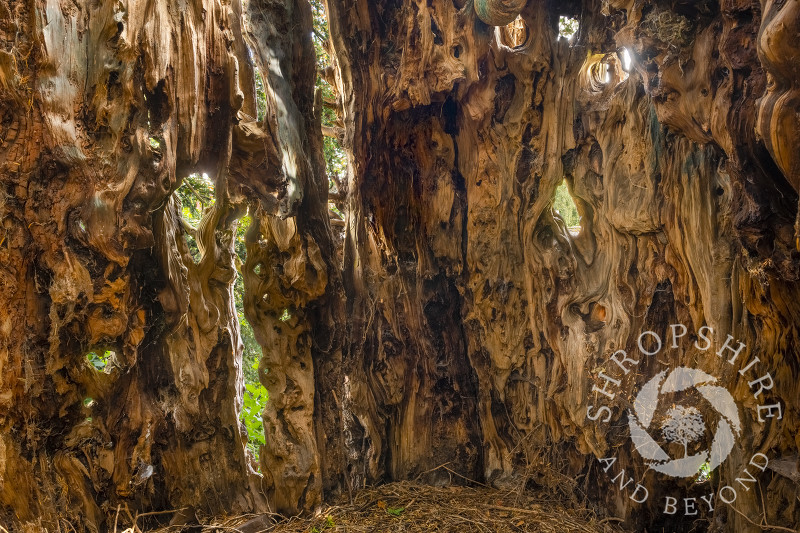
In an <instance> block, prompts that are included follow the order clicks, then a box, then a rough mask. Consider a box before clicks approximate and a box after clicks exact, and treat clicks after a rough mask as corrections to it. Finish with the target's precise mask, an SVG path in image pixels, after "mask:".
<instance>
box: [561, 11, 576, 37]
mask: <svg viewBox="0 0 800 533" xmlns="http://www.w3.org/2000/svg"><path fill="white" fill-rule="evenodd" d="M579 28H580V24H579V23H578V19H576V18H572V17H567V16H565V15H561V16H559V17H558V38H559V39H566V40H568V41H571V40H572V39H573V37H575V36H576V35H577V34H578V29H579Z"/></svg>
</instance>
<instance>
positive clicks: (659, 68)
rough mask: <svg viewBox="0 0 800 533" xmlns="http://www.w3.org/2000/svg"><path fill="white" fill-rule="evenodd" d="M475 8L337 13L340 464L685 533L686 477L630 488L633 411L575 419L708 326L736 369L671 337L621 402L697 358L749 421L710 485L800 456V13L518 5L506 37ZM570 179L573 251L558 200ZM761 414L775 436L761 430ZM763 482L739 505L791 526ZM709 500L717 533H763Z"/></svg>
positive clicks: (781, 498) (726, 6)
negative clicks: (510, 493)
mask: <svg viewBox="0 0 800 533" xmlns="http://www.w3.org/2000/svg"><path fill="white" fill-rule="evenodd" d="M512 3H513V2H497V4H498V5H499V4H503V5H510V4H512ZM487 4H492V2H488V1H487V2H479V1H477V0H476V1H475V2H474V6H473V2H471V1H463V0H462V1H458V0H456V1H450V0H442V1H436V0H434V1H428V2H400V1H397V2H379V3H374V2H368V1H365V0H362V1H353V2H349V1H348V2H343V1H340V0H329V2H328V6H329V8H330V17H331V30H332V38H333V45H334V48H335V56H336V58H337V61H338V71H337V72H338V77H337V80H338V84H339V92H340V94H341V95H342V101H343V103H344V106H343V107H344V117H345V126H346V129H347V134H346V142H347V146H348V148H349V149H350V150H352V158H351V171H352V175H351V180H352V182H351V185H350V188H349V191H350V196H349V199H348V202H349V203H348V206H347V207H348V214H349V218H348V225H347V240H346V243H345V254H346V255H345V261H344V273H343V275H344V285H345V289H346V294H347V298H348V308H349V309H350V310H351V311H350V312H349V313H348V317H349V320H348V328H349V331H348V339H347V347H348V348H347V357H346V365H345V366H346V373H347V376H348V379H349V383H350V384H351V385H350V387H349V388H348V389H347V391H346V392H347V395H346V396H345V399H344V404H345V415H346V426H345V430H346V434H347V437H348V446H349V448H350V449H351V450H352V451H353V452H352V453H351V455H350V458H351V461H350V464H349V466H348V471H349V472H350V473H351V476H353V477H354V479H353V482H354V484H361V483H363V482H366V483H371V482H374V481H377V480H380V479H383V478H387V477H388V478H394V479H397V478H415V477H416V476H419V475H422V476H423V477H426V478H427V479H428V480H429V481H431V482H437V481H439V476H441V475H442V471H441V470H437V471H433V472H429V470H430V469H431V468H434V467H436V466H437V465H439V464H441V463H444V462H448V464H449V465H450V468H453V469H456V470H457V471H458V472H459V473H461V474H463V475H465V476H468V477H472V478H478V479H481V480H484V481H486V482H490V483H493V484H495V485H498V486H517V487H518V486H520V484H524V483H525V482H526V480H527V481H529V482H533V483H537V484H544V485H549V486H551V487H553V489H554V490H557V489H559V488H560V487H565V486H566V487H567V488H569V490H574V491H575V492H576V493H579V494H580V493H585V494H588V495H589V497H590V498H591V499H593V500H594V501H596V502H602V504H604V505H605V506H606V507H607V509H609V512H611V513H612V514H614V515H615V516H621V517H625V518H628V519H629V520H630V522H629V524H630V525H632V526H634V527H637V528H642V527H650V528H652V530H656V529H659V528H660V527H662V526H663V527H666V528H667V529H670V530H672V529H683V528H687V529H688V528H690V527H692V521H693V520H694V519H696V518H697V517H688V518H686V519H682V518H680V517H672V516H666V515H664V514H663V513H662V511H663V509H664V498H663V497H664V496H665V495H671V493H670V492H669V491H670V490H674V489H675V488H678V489H686V490H692V489H691V488H690V482H685V483H677V484H676V483H675V482H674V481H672V480H669V479H667V478H663V477H657V476H654V473H653V472H649V473H647V472H646V467H645V466H644V465H643V464H642V462H641V458H639V457H638V455H636V452H634V451H633V447H632V445H631V442H630V437H629V435H628V427H627V426H628V425H627V414H626V412H627V410H628V408H629V407H630V405H631V404H630V402H631V401H632V397H631V395H630V394H628V395H627V396H624V395H617V397H616V398H615V400H614V401H613V402H609V403H610V404H611V408H612V412H613V417H612V420H611V422H610V423H609V424H597V423H593V422H591V421H588V420H587V406H588V405H590V404H594V405H595V406H597V405H598V403H602V396H600V395H599V394H597V393H596V392H594V393H593V392H592V387H593V386H595V385H597V386H599V387H602V386H603V379H601V378H600V377H599V373H600V372H601V371H608V368H609V364H610V361H609V357H610V356H611V355H612V354H613V353H614V352H615V351H616V350H619V349H626V350H629V351H630V352H631V353H633V351H634V350H635V346H636V339H637V336H638V334H639V332H641V331H645V330H653V331H655V332H658V333H659V334H660V335H661V336H662V338H665V339H666V336H665V334H666V333H667V332H668V331H669V329H668V325H669V324H673V323H681V324H685V325H687V328H688V331H689V334H688V336H687V339H690V338H691V339H695V338H697V337H696V335H697V333H698V331H699V328H700V327H702V326H703V325H708V326H710V327H712V328H713V329H714V332H715V333H714V351H716V350H718V349H719V348H720V347H721V346H722V345H723V344H724V341H725V339H726V337H727V335H728V334H730V335H733V336H734V337H735V338H736V339H738V340H741V341H742V342H744V343H745V344H746V345H747V348H746V350H745V351H744V352H742V355H741V358H740V359H739V360H738V361H737V362H736V365H738V366H735V367H734V366H732V365H729V364H727V363H726V362H725V361H724V360H723V359H722V358H721V357H717V356H716V355H714V354H713V353H712V352H710V351H709V352H701V351H699V350H697V349H695V348H692V344H691V342H689V341H687V342H686V346H681V347H680V349H679V350H672V351H670V352H665V353H662V354H659V356H657V357H651V358H647V360H646V361H642V362H641V364H640V365H639V366H638V367H636V372H631V373H630V374H629V375H627V376H625V377H624V380H623V383H622V385H621V389H622V390H624V391H630V392H634V393H635V392H636V390H637V389H638V387H640V386H642V385H643V384H644V383H645V382H646V381H647V380H648V379H649V378H650V377H652V376H653V375H655V374H656V373H657V372H659V371H661V370H663V369H665V368H671V367H675V366H680V365H688V366H698V365H700V366H701V368H703V369H705V370H706V371H708V372H711V373H712V374H713V375H718V376H724V377H725V379H727V380H729V382H730V383H731V391H732V393H733V394H734V397H735V399H736V400H737V402H739V405H740V406H741V410H742V417H743V425H744V427H745V428H746V430H745V432H744V434H743V435H742V436H741V438H740V439H739V441H738V442H737V446H738V447H737V448H736V450H737V451H734V452H733V455H732V456H731V459H730V460H729V461H727V462H726V463H725V464H724V465H723V466H722V467H721V469H720V472H719V474H720V476H721V477H720V478H717V479H726V480H730V481H732V480H733V478H734V477H736V476H737V475H738V474H739V469H740V467H741V466H742V465H746V463H747V461H748V460H749V458H750V455H746V454H749V453H755V452H763V453H766V454H769V455H770V456H771V457H774V458H776V459H777V458H778V457H782V456H792V455H796V450H797V447H798V444H799V443H800V441H798V439H797V426H798V418H797V416H798V406H799V404H800V390H798V371H800V365H798V355H799V354H798V348H797V340H798V338H797V335H798V320H797V316H798V311H800V309H798V301H800V298H799V297H800V294H799V293H798V285H797V279H798V267H800V263H799V262H798V257H799V256H798V252H797V248H796V234H795V231H794V230H793V223H794V220H795V215H796V212H797V200H798V197H797V178H798V174H797V166H796V155H797V154H798V153H800V151H799V150H798V141H797V136H796V135H795V134H794V133H789V132H790V131H796V128H797V124H798V122H797V120H798V118H797V117H798V113H797V110H798V106H797V102H796V89H797V87H798V82H799V81H800V77H798V70H797V66H798V65H800V62H798V61H797V43H798V40H797V33H796V28H797V24H798V16H797V9H798V8H797V6H798V3H797V2H774V3H773V2H767V3H765V5H763V6H762V5H761V4H759V3H758V2H753V1H749V0H741V1H739V0H725V1H722V2H714V1H703V2H680V1H676V2H662V1H659V2H641V1H635V0H630V1H615V0H612V1H608V2H600V1H594V0H587V1H584V2H573V1H567V2H552V3H544V2H528V3H527V5H526V7H524V9H521V10H519V11H518V12H521V13H520V14H521V17H522V19H523V20H524V23H525V26H526V27H527V39H525V40H524V42H523V43H522V44H519V43H513V42H510V40H509V38H508V35H507V34H506V33H504V31H503V28H494V27H490V26H487V25H486V24H484V23H483V22H481V21H480V20H478V16H477V14H476V12H475V11H479V8H480V6H485V5H487ZM473 7H474V9H473ZM498 13H500V11H498ZM559 15H566V16H570V17H575V18H577V19H578V20H579V22H580V29H579V32H578V34H577V36H576V39H575V40H574V41H571V42H568V41H567V40H565V39H560V40H559V39H558V38H557V22H558V17H559ZM498 16H499V17H500V18H502V20H499V21H498V23H506V22H507V21H508V18H507V17H506V16H505V15H504V14H499V15H498ZM482 18H483V19H484V20H487V17H486V16H483V17H482ZM514 44H517V45H518V46H516V47H514V46H512V45H514ZM623 47H624V48H626V49H627V50H628V51H629V52H630V54H631V55H632V57H633V59H634V61H633V67H632V70H631V72H630V74H628V73H626V72H624V70H623V68H622V64H621V52H622V48H623ZM618 52H619V53H620V55H618ZM770 154H772V156H773V157H770ZM564 178H566V180H567V182H568V184H569V188H570V191H571V192H572V195H573V196H574V197H575V200H576V202H577V206H578V209H579V211H580V214H581V216H582V229H581V231H580V233H579V234H577V235H575V234H572V233H570V232H569V231H568V230H567V228H565V227H564V224H563V222H562V221H561V219H560V218H559V217H557V216H555V215H554V213H553V211H552V210H551V208H550V205H551V202H552V199H553V195H554V191H555V189H556V187H557V185H558V184H559V183H560V182H561V181H562V179H564ZM755 356H757V357H760V360H761V361H762V364H763V367H762V369H763V370H764V371H765V372H767V371H768V372H770V373H771V375H772V376H773V377H774V380H775V385H774V388H773V390H772V391H770V393H768V394H767V396H766V397H761V398H760V399H759V400H756V399H755V398H754V396H753V393H754V391H753V390H751V388H750V387H748V385H747V383H746V381H745V380H743V379H741V378H740V379H739V380H738V381H736V380H735V379H734V378H735V377H737V374H736V373H735V370H738V369H740V368H743V367H744V365H745V364H746V363H747V361H748V360H750V359H752V358H753V357H755ZM612 366H613V365H612ZM751 379H752V378H751ZM774 401H780V402H782V405H783V418H782V420H777V419H768V421H767V422H766V423H764V424H759V423H757V422H756V421H755V418H756V417H757V411H756V408H757V407H756V406H757V405H759V404H763V403H772V402H774ZM746 450H747V451H746ZM611 454H613V455H614V456H617V457H618V462H617V463H616V465H615V467H614V468H615V469H616V470H617V471H619V470H621V469H622V468H625V470H626V472H627V475H628V476H630V477H632V478H633V479H634V480H636V481H637V482H638V481H640V480H643V479H644V480H645V481H644V483H645V484H646V486H647V488H648V489H649V491H650V499H649V500H648V502H647V503H646V504H645V505H643V506H640V507H635V506H633V505H632V504H631V502H630V501H629V500H628V495H629V492H628V493H626V492H625V491H621V490H619V489H618V488H617V489H615V488H614V487H613V486H612V485H613V484H612V483H611V482H610V480H609V477H610V476H608V475H607V474H606V473H604V472H603V471H602V468H601V467H602V465H601V464H599V463H598V461H597V457H604V456H608V455H611ZM751 470H752V468H751ZM612 474H613V473H612ZM759 481H760V487H761V490H762V491H763V492H759V491H758V490H750V491H745V490H743V489H741V488H740V491H739V495H738V500H737V501H736V508H737V509H738V510H739V511H742V512H743V513H745V514H746V515H747V516H748V517H750V518H752V519H753V520H754V521H755V522H760V520H761V517H762V511H763V513H764V515H765V517H766V521H767V523H770V524H775V525H782V526H790V527H797V525H798V524H800V514H798V512H799V510H798V506H797V500H796V496H797V490H798V487H797V485H796V484H795V482H794V481H792V480H791V479H789V478H786V477H785V476H781V475H775V474H774V473H773V472H772V471H767V472H766V473H764V474H763V475H761V476H760V477H759ZM714 483H718V481H715V482H714ZM679 496H680V495H679ZM762 496H763V501H764V502H766V509H763V510H762ZM699 501H700V500H699V499H698V502H699ZM716 504H717V505H716V508H717V509H716V513H715V514H714V515H713V516H711V517H707V518H708V519H709V521H710V523H712V524H714V525H715V527H722V528H723V529H725V530H730V531H745V530H747V528H751V529H754V530H758V529H757V528H754V526H752V524H750V523H748V522H747V521H746V519H744V518H742V517H741V516H740V515H738V514H736V513H734V512H733V511H732V510H731V509H730V508H729V507H728V506H726V505H724V504H722V502H720V501H719V499H717V501H716ZM659 530H660V529H659Z"/></svg>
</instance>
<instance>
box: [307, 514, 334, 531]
mask: <svg viewBox="0 0 800 533" xmlns="http://www.w3.org/2000/svg"><path fill="white" fill-rule="evenodd" d="M335 527H336V522H334V521H333V517H331V516H330V515H328V516H326V517H325V523H323V524H322V525H321V526H319V527H317V526H314V527H312V528H311V533H322V532H323V531H325V530H326V529H334V528H335Z"/></svg>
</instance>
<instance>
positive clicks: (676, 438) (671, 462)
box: [628, 367, 741, 477]
mask: <svg viewBox="0 0 800 533" xmlns="http://www.w3.org/2000/svg"><path fill="white" fill-rule="evenodd" d="M716 382H717V379H716V378H715V377H713V376H710V375H708V374H706V373H705V372H703V371H701V370H697V369H695V368H687V367H679V368H676V369H675V370H673V371H672V372H670V373H669V374H667V371H666V370H665V371H663V372H661V373H659V374H657V375H656V376H655V377H653V379H651V380H650V381H648V382H647V383H646V384H645V385H644V386H643V387H642V389H641V390H640V391H639V394H638V395H637V396H636V399H635V400H634V402H633V410H631V411H629V412H628V425H629V427H630V431H631V439H632V440H633V443H634V445H635V446H636V450H637V451H638V452H639V454H640V455H641V456H642V457H643V458H644V459H645V462H646V463H647V465H648V466H649V467H650V468H652V469H653V470H655V471H657V472H661V473H662V474H666V475H668V476H671V477H693V476H696V475H697V472H698V471H699V470H700V468H701V467H702V466H703V465H705V464H707V465H708V469H709V471H712V470H714V469H715V468H716V467H718V466H719V465H720V464H722V462H723V461H724V460H725V459H726V458H727V457H728V455H729V454H730V453H731V450H732V449H733V445H734V441H735V439H736V437H738V436H739V434H740V433H741V422H740V420H739V411H738V409H737V407H736V402H735V401H734V400H733V397H732V396H731V394H730V393H729V392H728V391H727V390H726V389H725V388H724V387H720V386H719V385H715V383H716ZM690 389H694V390H696V391H697V392H698V393H699V394H700V395H701V396H702V397H703V398H705V399H706V400H707V401H708V403H709V404H711V407H712V408H713V410H715V411H716V413H717V415H718V416H719V420H718V423H717V428H716V431H715V433H714V438H713V440H712V442H711V447H710V448H707V449H703V450H700V451H699V452H696V453H693V454H692V455H689V451H688V450H689V444H691V443H693V442H695V441H697V440H698V439H699V438H700V437H701V436H703V435H704V434H705V432H706V431H707V430H708V427H707V425H706V422H705V420H703V417H702V415H701V413H700V410H698V409H697V408H696V407H694V406H684V405H673V406H672V407H671V408H670V409H668V410H667V411H666V415H665V416H663V417H661V419H660V420H659V421H658V423H655V414H656V411H657V409H658V407H659V403H660V400H661V398H662V397H663V396H664V395H666V394H670V393H675V392H681V391H688V390H690ZM651 426H656V427H658V429H660V430H661V434H662V436H663V437H664V439H665V440H666V441H668V442H673V443H678V444H681V445H683V457H677V458H674V457H671V456H670V455H669V454H668V453H667V452H666V451H664V449H663V448H662V447H661V446H660V445H659V444H658V442H656V440H655V439H654V438H653V437H652V436H651V434H650V431H653V428H652V427H651Z"/></svg>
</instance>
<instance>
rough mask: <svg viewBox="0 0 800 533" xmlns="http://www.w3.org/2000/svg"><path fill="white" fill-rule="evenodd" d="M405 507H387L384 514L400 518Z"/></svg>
mask: <svg viewBox="0 0 800 533" xmlns="http://www.w3.org/2000/svg"><path fill="white" fill-rule="evenodd" d="M405 510H406V508H405V507H387V508H386V512H387V513H389V514H390V515H392V516H400V515H401V514H403V511H405Z"/></svg>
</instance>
